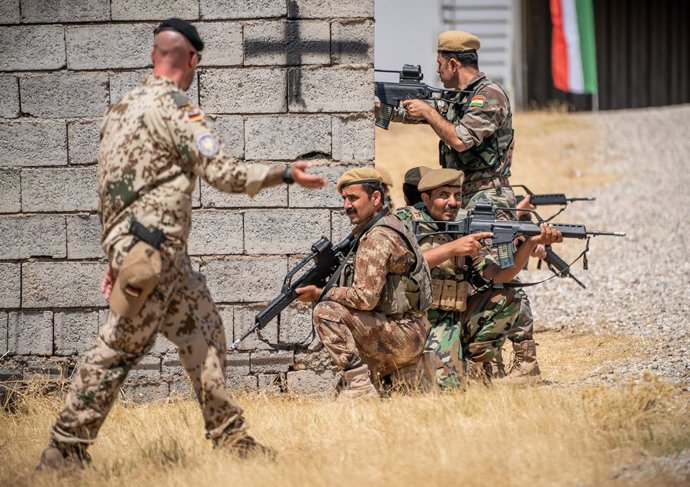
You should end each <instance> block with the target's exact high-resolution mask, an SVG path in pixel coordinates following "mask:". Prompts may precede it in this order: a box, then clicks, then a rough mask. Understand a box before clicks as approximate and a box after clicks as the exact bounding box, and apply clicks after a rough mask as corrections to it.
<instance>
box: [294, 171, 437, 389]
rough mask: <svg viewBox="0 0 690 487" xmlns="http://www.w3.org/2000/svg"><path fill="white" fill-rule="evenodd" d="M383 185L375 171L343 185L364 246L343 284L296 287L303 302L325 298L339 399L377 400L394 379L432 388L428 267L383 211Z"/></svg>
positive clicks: (325, 331)
mask: <svg viewBox="0 0 690 487" xmlns="http://www.w3.org/2000/svg"><path fill="white" fill-rule="evenodd" d="M381 183H382V179H381V176H380V174H379V173H377V172H376V171H375V170H374V169H369V168H364V169H353V170H351V171H348V172H346V173H345V174H343V175H342V177H341V178H340V179H339V180H338V184H337V189H338V192H340V194H341V195H342V197H343V209H344V210H345V213H346V214H347V216H348V217H349V219H350V222H351V223H352V224H353V225H354V226H355V227H354V230H353V234H354V235H355V236H356V237H357V238H358V239H359V240H358V243H357V244H356V245H355V250H353V252H351V253H350V255H348V257H347V258H346V260H345V264H344V265H343V266H342V268H341V269H342V270H341V272H340V273H339V274H338V273H336V276H335V277H334V278H332V279H337V286H334V287H331V288H328V286H327V287H326V289H325V290H324V289H321V288H317V287H316V286H306V287H303V288H298V289H297V293H298V294H299V295H300V297H299V299H300V301H305V302H314V301H319V303H318V304H317V305H316V306H315V307H314V325H315V327H316V330H317V332H318V334H319V337H320V338H321V341H322V342H323V344H324V346H325V347H326V350H327V351H328V353H329V355H330V356H331V358H332V360H333V362H334V363H335V364H336V365H337V366H338V367H339V368H340V369H342V370H343V380H342V381H341V386H342V387H341V390H340V393H339V396H338V400H341V401H342V400H353V399H359V398H371V397H378V396H379V391H381V389H382V388H383V387H384V384H385V383H388V382H389V381H388V379H390V383H391V384H393V385H394V386H400V387H401V388H402V389H406V388H413V389H417V388H425V387H429V386H431V385H432V384H433V378H432V377H431V376H430V374H429V369H428V368H426V369H425V368H424V360H423V357H422V352H423V350H424V346H425V343H426V338H427V335H428V333H429V329H430V325H429V322H428V321H427V319H426V314H425V313H426V310H427V308H428V306H429V303H430V299H431V287H430V277H429V268H428V267H427V265H426V261H425V260H424V257H423V256H422V253H421V250H420V248H419V246H418V245H417V242H416V240H415V237H414V235H413V234H412V233H411V232H410V231H409V229H408V228H407V227H406V226H405V224H404V223H403V222H402V221H400V219H399V218H397V217H395V216H394V215H391V214H390V212H389V211H388V209H387V208H385V206H384V203H383V197H384V191H383V187H382V185H381ZM425 371H426V373H425Z"/></svg>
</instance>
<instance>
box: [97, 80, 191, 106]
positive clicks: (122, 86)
mask: <svg viewBox="0 0 690 487" xmlns="http://www.w3.org/2000/svg"><path fill="white" fill-rule="evenodd" d="M149 74H151V72H150V71H149V70H138V71H124V72H121V73H112V74H111V75H110V83H109V84H110V103H111V104H112V103H115V102H116V101H118V100H119V99H120V98H122V97H123V96H124V95H125V94H126V93H127V92H128V91H131V90H133V89H134V88H136V87H137V86H139V85H140V84H142V83H143V82H144V79H145V78H146V76H147V75H149ZM198 86H199V85H198V83H197V78H196V77H195V78H194V81H192V85H191V86H190V87H189V89H188V90H187V96H188V97H189V99H190V100H192V102H194V103H197V102H198V100H199V87H198ZM101 115H102V114H101Z"/></svg>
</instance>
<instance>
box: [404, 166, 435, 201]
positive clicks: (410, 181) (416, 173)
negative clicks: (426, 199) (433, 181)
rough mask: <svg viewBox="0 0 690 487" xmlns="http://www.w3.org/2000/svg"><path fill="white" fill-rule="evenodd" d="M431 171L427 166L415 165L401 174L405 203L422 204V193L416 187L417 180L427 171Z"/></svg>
mask: <svg viewBox="0 0 690 487" xmlns="http://www.w3.org/2000/svg"><path fill="white" fill-rule="evenodd" d="M429 171H431V168H430V167H427V166H416V167H413V168H411V169H408V170H407V172H406V173H405V175H404V176H403V185H402V190H403V196H404V197H405V204H406V205H407V206H414V205H417V204H419V205H422V194H421V193H420V192H419V190H418V189H417V186H418V185H419V180H420V179H422V176H424V174H426V173H427V172H429Z"/></svg>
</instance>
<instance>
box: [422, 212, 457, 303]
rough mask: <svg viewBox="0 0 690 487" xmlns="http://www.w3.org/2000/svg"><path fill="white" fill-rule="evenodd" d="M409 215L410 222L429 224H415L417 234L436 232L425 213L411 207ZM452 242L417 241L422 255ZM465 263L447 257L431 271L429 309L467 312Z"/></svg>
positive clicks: (437, 238) (444, 238)
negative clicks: (416, 225)
mask: <svg viewBox="0 0 690 487" xmlns="http://www.w3.org/2000/svg"><path fill="white" fill-rule="evenodd" d="M409 212H410V218H411V219H412V220H417V221H429V223H420V224H419V226H418V227H417V232H418V233H432V232H437V231H438V228H436V226H435V225H434V224H433V223H431V222H430V220H431V216H430V215H429V214H428V213H427V212H426V211H423V210H420V209H419V208H415V207H412V208H410V209H409ZM452 241H453V238H452V237H451V236H450V235H446V234H437V235H429V236H428V237H423V238H422V239H421V240H420V241H419V246H420V247H421V249H422V252H424V251H425V250H429V249H432V248H434V247H438V246H439V245H443V244H445V243H448V242H452ZM465 261H466V258H465V257H451V258H450V259H448V260H445V261H443V262H441V263H440V264H439V265H437V266H436V267H434V268H433V269H431V294H432V302H431V307H430V309H438V310H442V311H465V310H466V309H467V294H468V292H469V290H470V284H469V283H468V282H467V280H466V279H465V276H466V273H467V270H468V267H467V264H466V263H465Z"/></svg>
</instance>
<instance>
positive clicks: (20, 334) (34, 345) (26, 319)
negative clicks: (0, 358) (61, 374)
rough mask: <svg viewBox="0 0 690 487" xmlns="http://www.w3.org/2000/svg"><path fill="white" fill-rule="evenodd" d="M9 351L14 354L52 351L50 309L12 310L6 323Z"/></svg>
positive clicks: (49, 353) (50, 352) (51, 317)
mask: <svg viewBox="0 0 690 487" xmlns="http://www.w3.org/2000/svg"><path fill="white" fill-rule="evenodd" d="M8 327H9V330H8V346H9V351H10V353H12V354H15V355H51V354H52V353H53V313H52V312H51V311H20V312H17V311H12V312H11V313H10V314H9V324H8Z"/></svg>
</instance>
